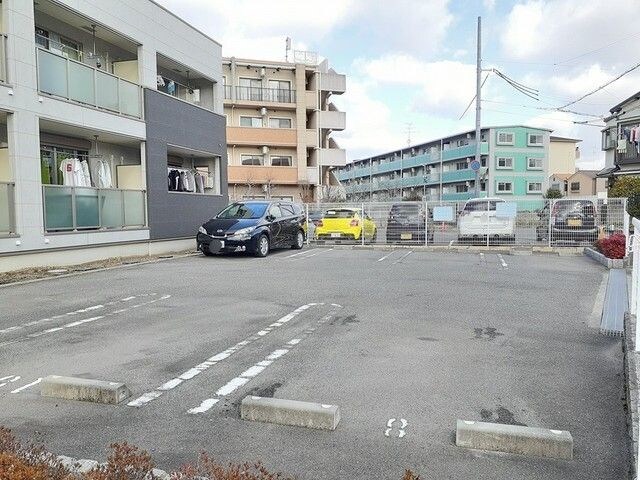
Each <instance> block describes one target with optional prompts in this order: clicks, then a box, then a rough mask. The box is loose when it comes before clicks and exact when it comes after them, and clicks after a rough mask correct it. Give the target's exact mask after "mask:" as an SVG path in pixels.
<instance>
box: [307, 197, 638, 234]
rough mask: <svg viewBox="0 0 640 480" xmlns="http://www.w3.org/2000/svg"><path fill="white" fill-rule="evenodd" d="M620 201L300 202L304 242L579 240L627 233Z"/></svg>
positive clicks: (623, 205)
mask: <svg viewBox="0 0 640 480" xmlns="http://www.w3.org/2000/svg"><path fill="white" fill-rule="evenodd" d="M626 203H627V202H626V199H625V198H608V199H602V198H597V197H589V198H561V199H553V200H552V199H549V200H545V199H539V200H514V201H509V200H505V199H499V198H478V199H471V200H467V201H458V202H440V201H437V202H431V201H427V202H409V201H404V202H365V203H360V202H353V203H319V204H307V205H306V206H305V211H306V216H307V242H308V243H318V244H351V245H354V244H361V245H427V246H428V245H487V246H491V245H539V246H541V245H547V246H586V245H591V244H593V243H594V242H595V241H596V240H598V239H599V238H604V237H607V236H609V235H612V234H614V233H623V234H625V235H627V237H628V230H629V218H628V215H627V213H626Z"/></svg>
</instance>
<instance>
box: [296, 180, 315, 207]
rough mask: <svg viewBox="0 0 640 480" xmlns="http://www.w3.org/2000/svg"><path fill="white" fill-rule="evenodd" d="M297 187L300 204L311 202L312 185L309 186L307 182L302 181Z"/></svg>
mask: <svg viewBox="0 0 640 480" xmlns="http://www.w3.org/2000/svg"><path fill="white" fill-rule="evenodd" d="M298 186H299V191H298V194H299V195H300V200H301V201H302V203H311V202H313V185H311V184H310V183H309V182H307V181H303V182H300V183H299V184H298Z"/></svg>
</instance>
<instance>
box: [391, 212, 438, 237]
mask: <svg viewBox="0 0 640 480" xmlns="http://www.w3.org/2000/svg"><path fill="white" fill-rule="evenodd" d="M428 215H429V218H430V219H432V218H433V213H432V212H431V211H430V210H429V211H428ZM426 223H428V226H426V228H425V224H426ZM427 229H428V235H427V238H428V241H429V242H431V243H433V235H434V232H435V226H434V224H433V222H431V221H430V222H427V221H426V218H425V210H424V206H423V205H418V204H416V203H407V202H405V203H396V204H394V205H392V207H391V210H389V216H388V218H387V243H398V242H401V243H424V241H425V234H424V232H425V230H427Z"/></svg>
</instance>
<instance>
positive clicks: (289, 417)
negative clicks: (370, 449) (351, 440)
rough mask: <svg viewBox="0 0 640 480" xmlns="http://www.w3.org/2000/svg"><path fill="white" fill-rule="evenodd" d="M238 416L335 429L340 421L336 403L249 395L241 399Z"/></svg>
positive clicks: (298, 425)
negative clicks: (326, 403) (328, 403)
mask: <svg viewBox="0 0 640 480" xmlns="http://www.w3.org/2000/svg"><path fill="white" fill-rule="evenodd" d="M240 418H242V419H243V420H252V421H256V422H267V423H277V424H280V425H292V426H296V427H307V428H316V429H321V430H335V429H336V427H337V426H338V422H340V409H339V408H338V406H337V405H325V404H320V403H311V402H299V401H297V400H285V399H282V398H264V397H256V396H254V395H250V396H248V397H245V398H244V399H243V400H242V403H241V405H240Z"/></svg>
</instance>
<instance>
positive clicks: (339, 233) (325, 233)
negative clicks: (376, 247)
mask: <svg viewBox="0 0 640 480" xmlns="http://www.w3.org/2000/svg"><path fill="white" fill-rule="evenodd" d="M363 235H364V239H365V240H370V241H372V242H375V241H376V238H377V235H378V227H377V226H376V224H375V223H374V222H373V220H371V217H369V215H367V214H366V213H364V214H363V212H362V210H361V209H359V208H330V209H329V210H327V211H325V212H324V214H323V215H322V218H321V219H320V220H319V221H318V222H317V224H316V238H317V239H318V240H361V239H362V236H363Z"/></svg>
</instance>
